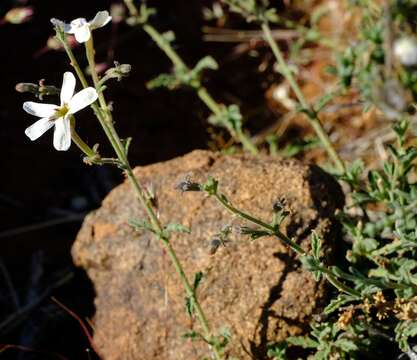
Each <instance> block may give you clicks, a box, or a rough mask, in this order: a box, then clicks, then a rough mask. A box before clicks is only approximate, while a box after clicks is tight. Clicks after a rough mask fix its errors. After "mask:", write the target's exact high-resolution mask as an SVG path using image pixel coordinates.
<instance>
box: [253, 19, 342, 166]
mask: <svg viewBox="0 0 417 360" xmlns="http://www.w3.org/2000/svg"><path fill="white" fill-rule="evenodd" d="M261 27H262V31H263V33H264V36H265V40H266V41H267V42H268V44H269V46H270V47H271V50H272V52H273V54H274V56H275V58H276V60H277V62H278V65H279V68H280V72H281V74H282V75H283V76H284V77H285V79H286V80H287V81H288V83H289V84H290V86H291V89H292V90H293V91H294V94H295V96H296V97H297V99H298V101H299V103H300V105H301V107H302V108H303V109H304V110H306V112H307V118H308V120H309V122H310V124H311V126H312V128H313V129H314V131H315V132H316V134H317V136H318V138H319V139H320V141H321V143H322V144H323V146H324V148H325V150H326V151H327V153H328V154H329V156H330V158H331V159H332V161H333V163H334V165H335V166H336V168H337V169H338V171H339V172H341V173H344V172H345V170H346V169H345V165H344V163H343V161H342V159H341V158H340V157H339V155H338V154H337V152H336V151H335V150H334V148H333V145H332V142H331V141H330V139H329V136H328V135H327V134H326V132H325V131H324V129H323V126H322V125H321V122H320V118H319V117H318V115H317V113H316V112H315V111H314V110H313V109H312V108H311V106H310V105H309V104H308V102H307V100H306V99H305V97H304V95H303V93H302V91H301V89H300V87H299V86H298V84H297V81H296V80H295V78H294V76H293V74H292V72H291V69H290V68H289V67H288V64H287V63H286V61H285V60H284V57H283V55H282V53H281V50H280V49H279V47H278V45H277V43H276V41H275V39H274V37H273V36H272V33H271V28H270V27H269V24H268V22H266V21H264V22H263V23H262V25H261Z"/></svg>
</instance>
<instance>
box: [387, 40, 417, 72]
mask: <svg viewBox="0 0 417 360" xmlns="http://www.w3.org/2000/svg"><path fill="white" fill-rule="evenodd" d="M393 52H394V55H395V56H396V57H397V58H398V60H399V61H400V63H401V64H403V65H405V66H413V65H416V64H417V41H416V39H415V38H413V37H411V36H407V37H402V38H399V39H397V40H395V42H394V46H393Z"/></svg>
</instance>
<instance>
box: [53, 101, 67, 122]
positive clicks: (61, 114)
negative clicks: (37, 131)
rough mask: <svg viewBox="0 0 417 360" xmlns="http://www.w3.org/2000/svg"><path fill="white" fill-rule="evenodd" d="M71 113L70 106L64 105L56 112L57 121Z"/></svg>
mask: <svg viewBox="0 0 417 360" xmlns="http://www.w3.org/2000/svg"><path fill="white" fill-rule="evenodd" d="M68 111H69V107H68V104H64V105H62V106H61V107H60V108H58V109H57V110H56V112H55V119H59V118H61V117H65V115H67V113H68Z"/></svg>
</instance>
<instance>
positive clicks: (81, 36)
mask: <svg viewBox="0 0 417 360" xmlns="http://www.w3.org/2000/svg"><path fill="white" fill-rule="evenodd" d="M74 36H75V40H77V41H78V42H79V43H85V42H86V41H88V40H89V39H90V36H91V31H90V27H89V26H88V24H85V25H83V26H81V27H79V28H78V29H75V30H74Z"/></svg>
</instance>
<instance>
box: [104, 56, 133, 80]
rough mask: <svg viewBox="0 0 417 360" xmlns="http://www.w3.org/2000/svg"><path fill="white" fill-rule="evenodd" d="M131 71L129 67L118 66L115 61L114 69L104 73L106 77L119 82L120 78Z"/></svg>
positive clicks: (125, 65)
mask: <svg viewBox="0 0 417 360" xmlns="http://www.w3.org/2000/svg"><path fill="white" fill-rule="evenodd" d="M131 70H132V66H131V65H129V64H119V63H118V62H117V61H115V62H114V67H112V68H110V69H108V70H107V71H106V77H108V78H111V79H117V80H118V81H120V80H121V79H122V78H124V77H126V76H128V75H129V73H130V71H131Z"/></svg>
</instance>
